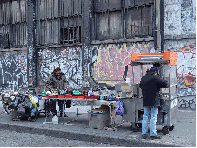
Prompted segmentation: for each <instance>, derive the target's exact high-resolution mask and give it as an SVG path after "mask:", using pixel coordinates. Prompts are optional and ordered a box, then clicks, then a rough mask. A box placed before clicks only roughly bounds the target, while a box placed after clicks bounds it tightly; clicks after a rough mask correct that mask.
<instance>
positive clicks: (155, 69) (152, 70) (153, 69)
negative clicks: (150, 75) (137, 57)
mask: <svg viewBox="0 0 197 148" xmlns="http://www.w3.org/2000/svg"><path fill="white" fill-rule="evenodd" d="M150 71H151V72H158V69H157V67H151V68H150Z"/></svg>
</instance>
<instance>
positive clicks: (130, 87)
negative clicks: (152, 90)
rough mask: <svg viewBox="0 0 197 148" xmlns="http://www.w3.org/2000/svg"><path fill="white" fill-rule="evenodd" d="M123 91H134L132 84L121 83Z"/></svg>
mask: <svg viewBox="0 0 197 148" xmlns="http://www.w3.org/2000/svg"><path fill="white" fill-rule="evenodd" d="M121 89H122V92H132V86H131V85H130V84H128V83H122V84H121Z"/></svg>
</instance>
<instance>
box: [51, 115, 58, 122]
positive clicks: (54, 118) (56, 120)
mask: <svg viewBox="0 0 197 148" xmlns="http://www.w3.org/2000/svg"><path fill="white" fill-rule="evenodd" d="M52 122H53V124H58V117H57V116H56V115H55V116H54V117H53V118H52Z"/></svg>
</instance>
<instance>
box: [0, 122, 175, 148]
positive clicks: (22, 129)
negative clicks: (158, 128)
mask: <svg viewBox="0 0 197 148" xmlns="http://www.w3.org/2000/svg"><path fill="white" fill-rule="evenodd" d="M1 129H3V130H10V131H16V132H19V133H29V134H38V135H45V136H49V137H50V136H51V137H56V138H66V139H69V140H79V141H86V142H94V143H105V144H113V145H120V146H126V147H131V146H132V147H147V146H148V147H177V146H178V145H171V144H165V143H159V141H158V142H153V141H151V140H150V141H144V140H142V139H132V138H128V139H121V138H114V137H109V136H106V135H104V136H99V135H90V134H87V133H81V132H79V133H75V132H68V131H60V130H52V129H42V128H34V127H27V126H20V125H12V124H7V123H0V130H1Z"/></svg>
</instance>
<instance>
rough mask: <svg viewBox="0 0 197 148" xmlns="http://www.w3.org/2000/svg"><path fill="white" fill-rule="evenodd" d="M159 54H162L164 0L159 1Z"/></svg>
mask: <svg viewBox="0 0 197 148" xmlns="http://www.w3.org/2000/svg"><path fill="white" fill-rule="evenodd" d="M160 34H161V53H163V52H164V0H160Z"/></svg>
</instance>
